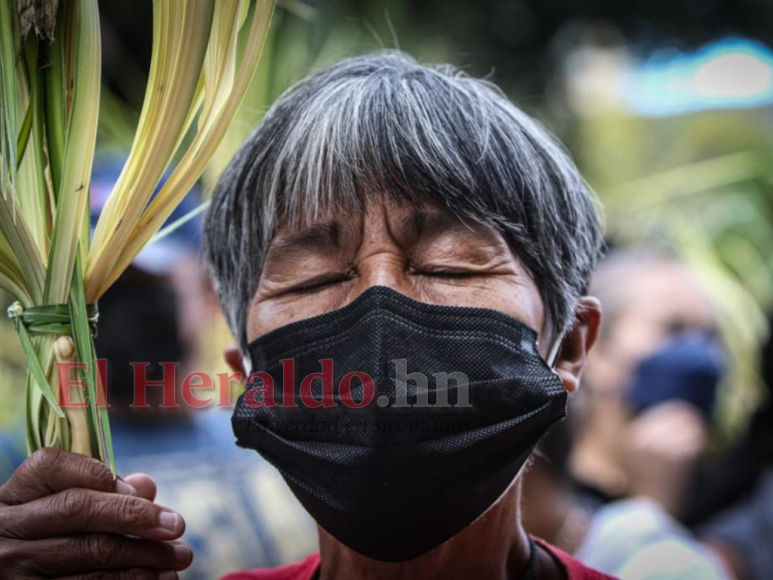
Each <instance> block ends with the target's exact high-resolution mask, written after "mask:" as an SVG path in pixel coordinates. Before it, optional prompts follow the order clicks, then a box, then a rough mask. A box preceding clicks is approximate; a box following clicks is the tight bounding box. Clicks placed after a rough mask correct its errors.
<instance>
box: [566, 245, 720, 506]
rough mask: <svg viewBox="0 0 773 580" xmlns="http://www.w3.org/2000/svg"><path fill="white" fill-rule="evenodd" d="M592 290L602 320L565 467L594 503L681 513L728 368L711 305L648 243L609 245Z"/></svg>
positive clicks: (680, 267)
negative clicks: (621, 502)
mask: <svg viewBox="0 0 773 580" xmlns="http://www.w3.org/2000/svg"><path fill="white" fill-rule="evenodd" d="M592 287H593V291H594V292H595V295H597V296H599V297H600V300H602V303H603V305H604V309H605V319H604V324H603V325H602V328H601V331H600V335H599V343H598V345H597V349H595V350H594V351H593V352H592V353H591V354H590V356H589V358H588V368H587V374H586V376H585V380H586V384H587V387H588V388H587V391H585V392H584V393H583V394H582V396H580V397H578V398H577V400H575V401H573V405H574V409H573V410H574V414H573V419H572V421H573V424H574V431H573V445H572V451H571V455H570V457H569V460H568V461H569V470H570V473H571V474H572V477H573V479H574V480H575V484H576V487H577V488H578V490H579V491H580V493H581V494H582V495H584V497H585V499H586V501H587V502H588V503H589V504H591V505H594V504H595V505H596V506H599V507H600V506H603V505H604V504H606V503H608V502H610V501H614V500H616V499H623V498H628V497H648V498H650V499H652V500H653V501H654V502H656V503H657V504H659V505H660V506H662V507H663V509H665V510H666V512H668V513H669V514H671V515H673V516H678V515H680V513H681V510H682V508H683V505H684V500H685V492H686V490H687V488H688V486H689V485H690V483H691V478H692V476H693V473H694V471H695V468H696V466H697V464H698V461H699V460H700V457H701V453H702V452H703V451H704V449H705V445H706V442H707V439H708V434H709V430H710V428H711V424H712V417H713V411H714V402H715V399H716V391H717V387H718V385H719V382H720V380H721V378H722V376H723V374H724V372H725V365H726V355H725V352H724V347H723V345H722V342H721V338H720V337H719V334H718V327H717V320H716V314H715V310H714V308H713V306H712V304H711V303H710V301H709V300H708V298H707V296H706V294H705V293H704V292H703V290H702V288H701V285H700V283H699V282H698V280H697V279H696V278H695V276H694V275H693V274H692V273H691V272H690V270H689V269H688V268H687V267H686V266H685V265H684V264H682V263H680V262H679V261H678V260H676V259H674V258H671V257H668V256H667V255H663V254H658V253H655V252H651V251H649V250H630V251H619V252H613V253H612V254H610V256H608V257H607V258H606V259H605V260H603V261H602V263H601V264H600V265H599V267H598V269H597V271H596V272H595V273H594V276H593V282H592Z"/></svg>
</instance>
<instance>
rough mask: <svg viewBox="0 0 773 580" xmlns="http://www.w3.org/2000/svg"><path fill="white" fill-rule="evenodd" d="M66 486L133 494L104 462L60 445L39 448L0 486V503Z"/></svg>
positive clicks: (15, 502)
mask: <svg viewBox="0 0 773 580" xmlns="http://www.w3.org/2000/svg"><path fill="white" fill-rule="evenodd" d="M70 487H83V488H87V489H95V490H98V491H107V492H117V493H121V494H127V495H136V494H137V492H136V491H135V490H134V488H133V487H131V486H130V485H129V484H127V483H126V482H124V481H122V480H120V479H118V480H116V479H115V478H114V477H113V474H112V473H111V472H110V469H109V468H108V467H107V465H105V464H104V463H101V462H100V461H97V460H96V459H92V458H90V457H85V456H84V455H80V454H78V453H71V452H70V451H63V450H61V449H51V448H44V449H39V450H38V451H36V452H35V453H33V454H32V455H30V457H29V458H28V459H27V460H26V461H25V462H24V463H22V464H21V466H19V468H18V469H17V470H16V471H15V472H14V474H13V475H12V476H11V478H10V479H9V480H8V481H7V482H6V483H5V485H3V486H2V487H0V503H4V504H6V505H18V504H23V503H27V502H29V501H32V500H34V499H38V498H41V497H44V496H47V495H51V494H53V493H56V492H59V491H62V490H63V489H67V488H70Z"/></svg>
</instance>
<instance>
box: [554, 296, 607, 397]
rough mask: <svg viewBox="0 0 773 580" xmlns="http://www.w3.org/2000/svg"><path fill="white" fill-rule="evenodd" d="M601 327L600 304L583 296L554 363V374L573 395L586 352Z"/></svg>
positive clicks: (585, 358) (577, 385)
mask: <svg viewBox="0 0 773 580" xmlns="http://www.w3.org/2000/svg"><path fill="white" fill-rule="evenodd" d="M600 326H601V302H599V300H598V298H594V297H593V296H583V297H582V298H581V299H580V303H579V304H578V306H577V314H576V320H575V323H574V325H573V326H572V328H571V330H569V332H568V333H567V334H566V335H565V336H564V341H563V343H562V345H561V352H560V354H559V355H558V360H557V361H556V372H557V373H558V376H560V377H561V381H563V383H564V387H565V388H566V390H567V391H569V392H570V393H573V392H575V391H576V390H577V388H578V387H579V386H580V377H581V376H582V370H583V368H584V367H585V361H586V360H587V357H588V352H589V351H590V349H591V348H592V347H593V345H594V343H595V342H596V338H597V336H598V332H599V327H600Z"/></svg>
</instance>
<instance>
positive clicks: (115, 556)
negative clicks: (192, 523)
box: [0, 449, 193, 580]
mask: <svg viewBox="0 0 773 580" xmlns="http://www.w3.org/2000/svg"><path fill="white" fill-rule="evenodd" d="M155 492H156V489H155V484H154V483H153V480H152V479H150V477H148V476H146V475H136V476H130V477H127V478H126V480H121V479H118V480H115V479H113V476H112V474H111V473H110V470H109V468H108V467H107V466H105V465H104V464H103V463H101V462H99V461H97V460H96V459H90V458H88V457H84V456H82V455H78V454H75V453H70V452H68V451H61V450H57V449H41V450H40V451H36V452H35V453H34V454H33V455H32V456H30V458H29V459H27V460H26V461H25V462H24V463H23V464H22V465H21V466H20V467H19V468H18V469H17V470H16V471H15V472H14V474H13V476H12V477H11V478H10V479H9V480H8V481H7V482H6V483H5V485H3V486H2V487H0V579H6V578H13V579H14V580H18V579H25V578H40V577H46V578H67V579H75V578H78V579H89V578H107V579H121V580H123V579H126V580H128V579H135V578H136V579H145V578H148V579H150V578H153V579H156V578H163V579H164V580H166V579H172V578H176V577H177V574H176V573H175V571H177V570H183V569H184V568H186V567H188V566H189V565H190V563H191V560H192V559H193V554H192V552H191V550H190V548H189V547H188V546H186V545H185V544H183V543H181V542H175V541H174V540H176V539H177V538H179V537H180V536H182V534H183V531H184V530H185V522H184V521H183V518H182V517H181V516H180V515H179V514H177V513H175V512H173V511H171V510H169V509H167V508H164V507H161V506H159V505H156V504H155V503H153V499H154V498H155Z"/></svg>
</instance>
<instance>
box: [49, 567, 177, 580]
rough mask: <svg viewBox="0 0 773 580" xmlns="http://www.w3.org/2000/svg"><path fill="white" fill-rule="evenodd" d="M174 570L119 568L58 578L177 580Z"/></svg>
mask: <svg viewBox="0 0 773 580" xmlns="http://www.w3.org/2000/svg"><path fill="white" fill-rule="evenodd" d="M178 578H179V576H178V575H177V573H176V572H154V571H152V570H140V569H138V568H134V569H132V570H121V571H117V572H90V573H88V574H78V575H76V576H61V577H60V578H59V580H178Z"/></svg>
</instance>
